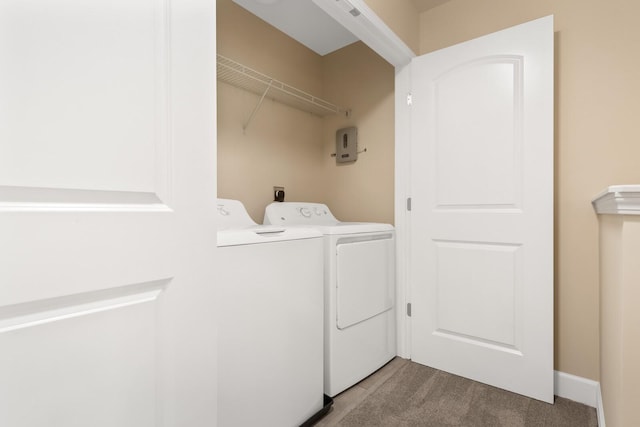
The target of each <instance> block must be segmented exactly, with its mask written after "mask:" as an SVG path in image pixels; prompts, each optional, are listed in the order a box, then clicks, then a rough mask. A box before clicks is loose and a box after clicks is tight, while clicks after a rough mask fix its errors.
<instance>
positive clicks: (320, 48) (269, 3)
mask: <svg viewBox="0 0 640 427" xmlns="http://www.w3.org/2000/svg"><path fill="white" fill-rule="evenodd" d="M233 1H234V3H237V4H238V5H240V6H242V7H243V8H245V9H247V10H248V11H249V12H251V13H253V14H254V15H256V16H257V17H259V18H260V19H262V20H263V21H266V22H268V23H269V24H271V25H273V26H274V27H276V28H277V29H279V30H280V31H282V32H283V33H285V34H287V35H288V36H289V37H291V38H293V39H295V40H297V41H299V42H300V43H302V44H303V45H305V46H307V47H308V48H309V49H311V50H313V51H314V52H316V53H317V54H319V55H326V54H327V53H331V52H333V51H334V50H338V49H340V48H342V47H345V46H346V45H349V44H351V43H353V42H355V41H358V39H357V38H356V37H355V36H354V35H353V34H351V33H350V32H349V31H347V30H346V29H345V28H344V27H343V26H342V25H340V24H338V23H337V22H336V21H335V20H334V19H333V18H332V17H330V16H329V15H327V14H326V13H325V11H323V10H322V9H320V8H319V7H318V6H316V5H315V4H314V3H313V2H312V1H311V0H233Z"/></svg>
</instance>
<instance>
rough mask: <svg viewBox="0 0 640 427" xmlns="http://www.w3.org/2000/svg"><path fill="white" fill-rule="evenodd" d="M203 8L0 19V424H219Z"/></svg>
mask: <svg viewBox="0 0 640 427" xmlns="http://www.w3.org/2000/svg"><path fill="white" fill-rule="evenodd" d="M215 103H216V98H215V2H210V1H203V0H188V1H178V0H174V1H169V0H110V1H99V2H85V1H80V0H61V1H57V2H55V4H52V3H51V2H49V1H46V0H35V1H31V2H20V1H8V2H2V3H1V4H0V236H1V239H2V245H0V260H2V261H1V262H0V425H6V426H14V427H34V426H65V427H70V426H87V425H91V426H136V427H140V426H177V425H190V426H197V425H215V424H216V371H215V367H216V318H215V311H216V310H215V293H214V286H213V284H214V267H215V229H216V228H215V223H214V221H215V220H214V218H215V215H214V213H215V206H216V205H215V193H216V173H215V164H216V159H215V148H216V144H215V138H216V135H215V117H216V115H215Z"/></svg>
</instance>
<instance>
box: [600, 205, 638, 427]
mask: <svg viewBox="0 0 640 427" xmlns="http://www.w3.org/2000/svg"><path fill="white" fill-rule="evenodd" d="M600 248H601V251H600V265H601V274H600V276H601V284H602V285H601V286H602V289H601V309H600V313H601V317H602V319H601V331H602V341H601V350H600V354H601V363H600V365H601V370H600V375H601V378H600V383H601V388H602V399H603V404H604V408H605V414H606V417H607V425H608V426H609V427H624V426H632V425H636V424H637V422H638V415H637V408H636V406H637V402H638V397H639V394H640V365H638V360H640V338H639V337H640V311H638V309H637V306H638V302H639V301H640V287H639V286H638V283H640V263H638V254H639V253H640V218H638V217H637V216H623V215H602V216H601V219H600Z"/></svg>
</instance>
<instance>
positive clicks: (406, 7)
mask: <svg viewBox="0 0 640 427" xmlns="http://www.w3.org/2000/svg"><path fill="white" fill-rule="evenodd" d="M365 2H366V3H367V6H369V7H370V8H371V10H373V11H374V12H375V13H376V15H378V16H379V17H380V18H382V19H383V20H384V22H385V24H387V25H388V26H389V28H391V30H392V31H393V32H394V33H396V35H397V36H398V37H400V38H401V39H402V41H403V42H405V43H406V45H407V46H409V48H410V49H411V50H413V51H414V52H415V53H416V54H417V53H418V52H419V51H420V31H419V27H420V23H419V20H420V19H419V14H418V11H417V10H416V7H415V4H414V3H413V1H412V0H393V1H389V0H365Z"/></svg>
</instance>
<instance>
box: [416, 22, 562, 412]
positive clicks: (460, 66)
mask: <svg viewBox="0 0 640 427" xmlns="http://www.w3.org/2000/svg"><path fill="white" fill-rule="evenodd" d="M411 67H412V69H411V75H412V94H413V106H412V107H411V110H412V112H411V114H412V116H411V121H412V143H411V156H412V160H411V162H412V164H411V174H412V176H411V186H412V198H413V209H412V212H411V229H412V234H411V255H410V263H411V269H410V271H411V283H412V308H413V310H412V311H413V318H412V320H413V321H412V330H413V332H412V359H413V360H415V361H417V362H420V363H423V364H425V365H429V366H432V367H435V368H438V369H442V370H445V371H448V372H452V373H454V374H458V375H462V376H464V377H468V378H471V379H474V380H478V381H481V382H484V383H487V384H491V385H494V386H497V387H501V388H504V389H507V390H511V391H514V392H517V393H521V394H524V395H527V396H531V397H534V398H537V399H540V400H543V401H547V402H553V19H552V17H546V18H542V19H539V20H536V21H532V22H530V23H527V24H523V25H519V26H517V27H513V28H510V29H507V30H504V31H500V32H498V33H494V34H491V35H488V36H485V37H481V38H479V39H475V40H471V41H468V42H465V43H462V44H459V45H456V46H453V47H450V48H447V49H443V50H440V51H436V52H434V53H431V54H428V55H424V56H421V57H417V58H415V59H414V60H413V63H412V65H411Z"/></svg>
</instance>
